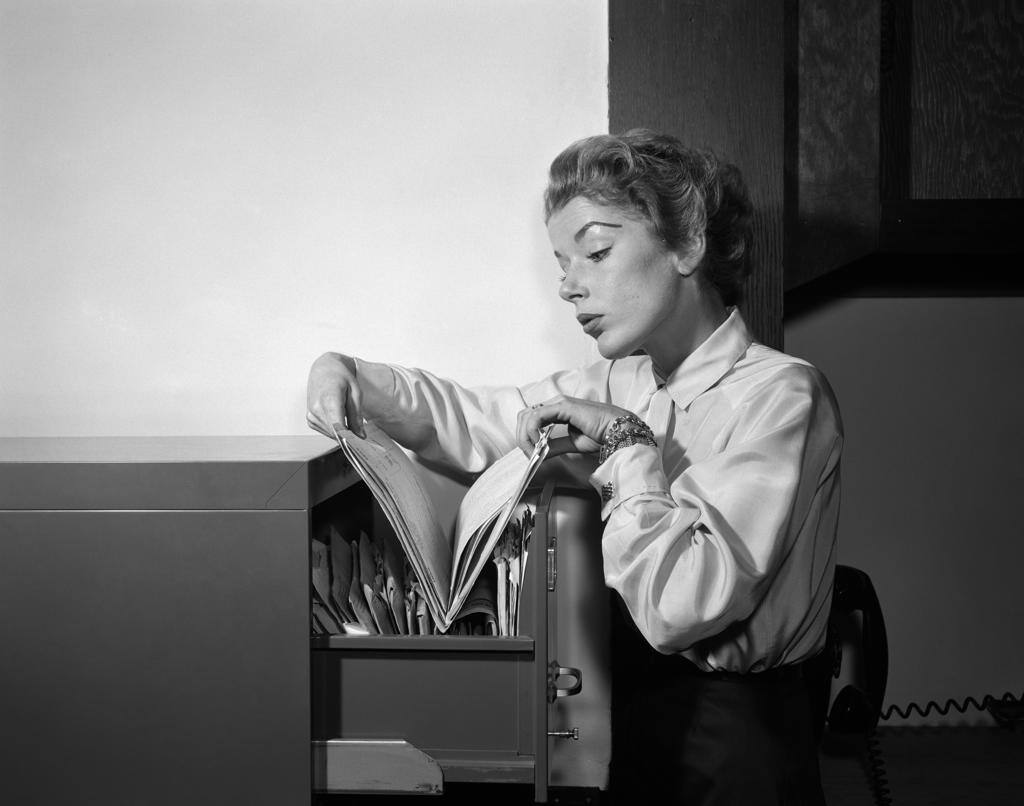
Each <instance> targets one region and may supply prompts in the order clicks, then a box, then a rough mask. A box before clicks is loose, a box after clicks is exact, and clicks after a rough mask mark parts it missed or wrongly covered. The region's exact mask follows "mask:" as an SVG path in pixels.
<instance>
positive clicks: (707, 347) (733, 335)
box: [651, 307, 752, 409]
mask: <svg viewBox="0 0 1024 806" xmlns="http://www.w3.org/2000/svg"><path fill="white" fill-rule="evenodd" d="M751 341H752V339H751V336H750V333H749V331H748V330H747V325H746V323H745V322H744V321H743V317H742V316H741V315H740V310H739V308H736V307H733V308H731V309H730V311H729V316H728V317H726V319H725V321H724V322H722V324H720V325H719V326H718V328H717V329H716V330H715V332H714V333H712V334H711V335H710V336H708V337H707V339H705V340H704V342H703V343H702V344H701V345H700V346H699V347H698V348H697V349H696V350H694V351H693V352H692V353H690V354H689V355H688V356H687V357H686V359H685V360H684V361H683V363H682V364H680V365H679V366H678V367H676V369H675V371H674V372H673V373H672V374H671V375H669V376H668V378H666V379H665V383H664V388H665V390H666V391H667V392H668V393H669V396H670V397H671V398H672V400H673V401H674V402H675V404H676V405H677V406H678V407H679V408H681V409H686V408H687V407H688V406H689V405H690V404H691V403H692V402H693V401H694V400H696V399H697V397H698V396H700V395H701V394H703V393H704V392H706V391H707V390H708V389H710V388H711V387H712V386H714V385H715V384H716V383H718V382H719V381H720V380H721V379H722V378H723V377H724V376H725V375H726V373H728V372H729V370H731V369H732V368H733V367H734V366H735V365H736V362H737V361H739V360H740V358H742V357H743V354H744V353H746V351H747V348H748V347H749V346H750V344H751ZM651 373H652V375H653V374H654V365H653V363H652V364H651ZM655 384H656V385H657V386H660V385H661V381H660V378H658V377H657V376H656V375H655Z"/></svg>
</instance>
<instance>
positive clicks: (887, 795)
mask: <svg viewBox="0 0 1024 806" xmlns="http://www.w3.org/2000/svg"><path fill="white" fill-rule="evenodd" d="M971 708H973V709H974V710H977V711H988V712H989V713H990V714H991V715H992V718H993V719H995V721H996V724H997V725H999V726H1000V727H1003V728H1010V729H1011V730H1012V729H1013V728H1014V727H1015V726H1016V724H1017V723H1018V722H1021V721H1024V692H1022V693H1021V695H1020V696H1019V697H1016V696H1014V695H1013V694H1012V693H1011V692H1009V691H1007V692H1006V693H1005V694H1003V696H1002V697H994V696H993V695H991V694H986V695H985V696H984V697H982V698H981V701H980V702H979V701H978V700H976V699H975V698H974V697H970V696H968V697H965V698H964V699H962V700H954V699H952V698H950V699H948V700H946V702H945V703H939V702H937V701H936V700H928V702H926V703H925V704H924V705H923V706H922V705H921V704H920V703H917V702H915V701H913V700H911V701H910V702H908V703H907V704H906V705H905V706H904V707H903V708H900V707H899V706H898V705H889V706H888V707H887V708H886V709H885V710H883V711H882V713H881V715H880V719H881V720H883V721H885V720H889V719H892V717H893V716H894V715H898V716H899V717H900V718H901V719H908V718H909V717H910V715H911V714H914V713H916V714H918V715H919V716H921V717H927V716H929V715H930V714H933V713H939V714H941V715H942V716H946V715H947V714H948V713H949V712H950V711H956V712H957V713H959V714H965V713H967V711H968V710H969V709H971ZM864 762H865V765H866V767H867V773H868V777H869V779H870V786H871V794H872V797H873V798H874V801H875V803H876V804H877V806H892V790H891V789H890V788H889V777H888V773H887V772H886V770H885V759H884V758H883V757H882V748H881V744H880V742H879V740H878V735H877V734H876V733H875V731H874V729H872V730H871V731H870V732H869V733H868V734H867V736H866V737H865V751H864Z"/></svg>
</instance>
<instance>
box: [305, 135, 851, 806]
mask: <svg viewBox="0 0 1024 806" xmlns="http://www.w3.org/2000/svg"><path fill="white" fill-rule="evenodd" d="M545 214H546V220H547V229H548V234H549V237H550V239H551V243H552V246H553V247H554V252H555V257H556V259H557V260H558V263H559V266H560V267H561V270H562V273H563V276H562V281H561V286H560V289H559V294H560V295H561V297H562V299H564V300H565V301H567V302H569V303H571V304H572V305H573V308H574V313H575V316H576V318H577V320H578V321H579V323H580V325H581V326H582V328H583V330H584V331H585V332H586V333H587V334H588V335H590V336H591V337H592V338H594V339H595V340H596V342H597V347H598V350H599V351H600V353H601V355H602V357H603V359H604V360H602V361H599V362H598V363H596V364H593V365H591V366H588V367H585V368H583V369H576V370H569V371H565V372H560V373H556V374H555V375H552V376H551V377H548V378H545V379H543V380H541V381H538V382H537V383H534V384H531V385H528V386H525V387H521V388H512V387H508V388H497V389H493V388H489V389H481V390H470V389H464V388H462V387H459V386H458V385H456V384H454V383H451V382H449V381H445V380H441V379H438V378H436V377H434V376H432V375H430V374H428V373H425V372H422V371H419V370H409V369H404V368H401V367H391V366H388V365H384V364H372V363H368V362H364V361H361V360H359V359H356V358H349V357H346V356H342V355H339V354H336V353H328V354H325V355H324V356H321V357H320V358H319V359H317V361H316V362H315V363H314V365H313V367H312V370H311V372H310V379H309V401H308V402H309V414H308V419H309V423H310V425H311V426H312V427H314V428H316V429H317V430H319V431H322V432H324V433H326V434H330V433H331V431H330V424H331V423H333V422H338V421H340V420H341V419H342V415H344V416H345V418H346V419H347V421H348V423H349V427H353V426H355V427H358V425H359V423H361V418H362V417H366V418H368V419H372V420H374V421H375V422H376V423H377V424H378V425H380V426H381V427H382V428H384V430H385V431H387V432H388V433H390V434H391V435H392V436H393V437H394V438H395V439H396V440H397V441H399V442H400V443H402V444H404V445H405V446H406V447H408V448H409V449H411V450H413V451H416V452H417V453H418V454H420V455H421V456H422V457H423V458H424V459H426V460H428V461H433V462H439V463H442V464H445V465H448V466H450V467H455V468H458V469H460V470H463V471H468V472H478V471H480V470H482V469H484V468H485V467H486V466H487V465H488V464H489V463H490V462H492V461H494V460H495V459H497V458H498V457H500V456H501V455H502V454H504V453H505V452H507V451H508V450H509V449H510V448H511V447H512V446H513V445H518V446H520V447H521V448H522V449H523V450H524V451H527V452H529V451H530V450H532V447H533V444H534V443H535V442H536V440H537V439H538V438H539V433H540V429H541V428H542V427H543V426H545V425H547V424H550V423H560V424H564V425H566V426H568V436H566V437H564V438H563V439H562V440H560V441H559V442H558V444H555V445H553V449H552V452H553V453H556V452H564V453H570V454H572V457H571V459H570V463H574V464H575V466H576V467H577V468H579V467H584V468H585V469H586V471H588V472H590V473H591V475H590V482H591V484H592V485H593V486H594V488H595V489H596V490H597V491H598V492H599V493H600V494H601V498H602V517H603V519H604V521H605V528H604V533H603V536H602V554H603V558H604V573H605V581H606V583H607V584H608V586H609V587H610V588H612V589H613V590H614V591H615V594H616V600H617V602H618V605H619V606H618V607H617V608H613V626H614V630H613V648H612V649H613V657H614V665H615V668H614V684H613V715H612V737H613V738H612V741H613V754H612V755H613V757H612V768H611V790H612V792H613V794H615V795H616V796H618V798H617V799H618V800H619V801H621V802H629V803H633V802H645V800H647V799H651V800H652V801H654V802H679V803H688V804H692V803H707V804H711V803H715V804H717V803H730V804H731V803H735V804H760V803H766V804H768V803H771V804H776V803H787V804H789V803H793V804H796V803H801V804H802V803H823V798H822V794H821V785H820V780H819V775H818V766H817V754H816V748H815V742H814V738H813V737H814V726H813V725H812V720H811V715H810V708H809V702H808V694H807V687H806V685H805V682H804V680H803V677H802V666H801V663H802V662H803V661H804V660H806V659H808V658H810V657H811V656H813V655H814V654H816V653H817V652H818V651H819V650H820V649H821V648H822V646H823V644H824V640H825V628H826V622H827V618H828V610H829V604H830V597H831V582H832V575H833V569H834V562H835V532H836V520H837V516H838V500H839V454H840V448H841V444H842V435H841V424H840V420H839V414H838V409H837V406H836V403H835V400H834V397H833V395H832V393H831V391H830V390H829V387H828V385H827V383H826V382H825V380H824V378H823V377H822V376H821V374H820V373H818V372H817V371H816V370H815V369H814V368H813V367H811V366H810V365H809V364H807V363H806V362H804V361H801V360H799V359H796V358H793V357H790V356H787V355H785V354H783V353H780V352H777V351H775V350H772V349H770V348H768V347H765V346H764V345H761V344H758V343H757V342H755V341H753V340H752V339H751V337H750V335H749V333H748V331H747V329H746V326H745V325H744V322H743V319H742V317H741V315H740V313H739V310H738V309H737V308H736V307H735V305H736V303H737V302H738V300H739V298H740V294H741V290H742V287H743V283H744V280H745V279H746V275H747V274H748V271H749V258H748V250H749V244H750V230H749V221H750V204H749V201H748V199H747V196H746V191H745V188H744V187H743V184H742V180H741V179H740V176H739V174H738V172H737V171H736V169H735V168H733V167H732V166H728V165H723V164H720V163H719V162H718V161H717V160H716V159H715V158H714V156H712V155H710V154H706V153H702V152H697V151H693V150H690V149H687V148H684V147H683V146H682V145H681V144H680V143H679V141H677V140H675V139H674V138H671V137H668V136H664V135H658V134H655V133H652V132H649V131H644V130H635V131H631V132H628V133H626V134H625V135H622V136H621V137H614V136H609V135H601V136H597V137H591V138H587V139H585V140H581V141H579V142H577V143H574V144H573V145H571V146H569V148H567V149H566V150H565V151H564V152H562V153H561V154H560V155H559V156H558V157H557V158H556V159H555V160H554V162H553V163H552V166H551V174H550V179H549V184H548V188H547V191H546V193H545Z"/></svg>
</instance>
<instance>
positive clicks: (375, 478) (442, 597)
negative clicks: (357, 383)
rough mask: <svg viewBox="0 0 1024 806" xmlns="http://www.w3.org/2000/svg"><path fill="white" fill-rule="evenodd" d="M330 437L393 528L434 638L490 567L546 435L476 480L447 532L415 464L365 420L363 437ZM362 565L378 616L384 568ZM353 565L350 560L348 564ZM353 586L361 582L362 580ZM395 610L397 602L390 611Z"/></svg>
mask: <svg viewBox="0 0 1024 806" xmlns="http://www.w3.org/2000/svg"><path fill="white" fill-rule="evenodd" d="M334 431H335V435H336V437H337V439H338V444H339V445H341V449H342V450H343V451H344V453H345V456H346V457H347V458H348V460H349V462H350V463H351V464H352V467H353V468H354V469H355V470H356V472H357V473H358V474H359V476H360V477H361V478H362V479H363V481H364V482H366V485H367V486H368V487H369V488H370V491H371V492H372V493H373V496H374V498H376V499H377V502H378V503H379V504H380V507H381V509H382V510H383V512H384V514H385V516H386V517H387V519H388V521H389V522H390V523H391V526H392V528H393V529H394V530H395V535H396V536H397V538H398V542H399V543H400V544H401V549H402V551H403V552H404V553H405V557H406V559H407V561H408V567H409V574H410V575H412V576H413V577H414V578H415V580H416V582H417V589H418V593H419V595H420V596H421V597H422V600H423V602H424V604H425V609H426V610H427V611H429V617H430V618H431V619H432V620H433V622H434V624H435V625H436V626H437V628H438V629H439V630H440V631H441V632H445V631H447V630H448V628H449V626H451V624H452V622H453V621H454V620H455V618H456V617H457V616H458V615H459V614H460V611H462V610H463V606H464V605H465V604H466V603H467V599H469V598H470V596H471V593H473V591H474V586H476V588H477V590H478V591H479V590H480V585H484V584H486V583H487V580H481V573H482V572H483V571H484V569H485V568H486V567H489V566H490V567H493V563H492V555H493V553H494V549H495V545H496V544H497V543H498V541H499V539H500V538H501V537H502V535H503V534H504V532H505V529H506V526H507V525H508V524H509V521H510V520H511V519H512V518H513V515H514V514H515V510H516V507H517V505H518V504H519V501H520V499H521V498H522V496H523V493H524V492H525V491H526V487H527V485H528V484H529V483H530V480H531V479H532V478H533V476H534V474H535V473H536V472H537V468H539V467H540V464H541V462H543V461H544V458H545V457H546V456H547V453H548V433H549V429H544V430H543V431H542V433H541V438H540V440H539V441H538V442H537V445H536V447H535V448H534V451H533V455H532V456H530V457H527V456H526V455H524V454H523V452H522V451H520V450H518V449H516V450H513V451H511V452H510V453H508V454H506V455H505V456H503V457H502V458H501V459H499V460H498V461H497V462H495V463H494V464H493V465H491V466H490V467H489V468H488V469H487V470H486V471H485V472H484V473H482V474H481V475H480V477H479V478H477V480H476V482H475V483H474V484H473V486H472V487H470V489H469V492H468V493H467V494H466V496H465V498H464V499H463V501H462V504H461V505H460V506H459V511H458V515H457V517H456V520H455V528H454V533H453V534H449V533H446V532H445V530H444V529H442V528H441V526H440V524H439V521H438V517H437V512H436V510H435V508H434V504H433V502H432V501H431V499H430V496H429V495H428V494H427V492H426V490H425V489H424V487H423V485H422V483H421V482H420V479H419V476H417V472H416V468H415V466H414V465H413V463H412V461H411V460H410V459H409V457H408V456H407V455H406V454H405V452H404V451H403V450H402V449H401V448H400V447H399V446H398V444H397V443H395V441H394V440H392V439H391V437H389V436H388V435H387V434H385V433H384V432H383V431H382V430H381V429H380V428H378V427H377V426H376V425H374V424H373V423H372V422H367V423H366V424H365V431H366V438H365V439H362V438H360V437H358V436H356V435H355V434H354V433H352V432H351V431H349V430H347V429H346V428H344V427H343V426H342V425H341V424H335V426H334ZM364 553H365V552H364ZM370 560H372V556H371V557H370V558H369V559H367V561H366V562H364V563H362V567H363V568H364V569H365V570H364V571H363V574H364V575H368V574H372V575H373V577H374V579H375V580H376V578H377V577H378V576H379V577H380V581H381V593H382V594H383V595H382V596H381V597H380V599H381V602H380V609H381V610H382V611H383V609H384V606H385V605H386V604H387V603H388V601H389V597H388V595H387V593H386V589H387V584H386V580H387V569H386V568H384V570H383V571H382V572H381V573H380V574H377V573H376V572H375V570H374V569H373V568H371V565H372V563H371V562H370ZM353 562H357V560H356V559H355V558H353ZM383 565H384V563H383V559H382V561H381V566H382V567H383ZM361 581H363V582H364V584H365V579H364V578H363V577H362V576H361ZM478 583H479V585H478ZM368 593H372V594H376V593H377V589H376V584H374V585H371V586H370V590H369V591H368ZM371 599H372V597H371ZM403 607H404V605H403ZM325 609H326V608H325ZM395 609H397V603H396V606H395V607H393V608H392V610H395ZM328 615H331V614H330V613H328ZM370 615H371V616H372V615H373V613H372V608H371V614H370Z"/></svg>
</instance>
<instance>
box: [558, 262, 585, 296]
mask: <svg viewBox="0 0 1024 806" xmlns="http://www.w3.org/2000/svg"><path fill="white" fill-rule="evenodd" d="M558 296H560V297H561V298H562V299H564V300H565V301H566V302H572V301H574V300H577V299H579V298H580V297H585V296H586V289H585V288H584V286H583V284H582V283H581V282H580V278H579V273H578V272H577V271H576V270H575V269H574V268H573V267H572V266H567V267H566V269H565V277H563V278H562V282H561V284H560V285H559V286H558Z"/></svg>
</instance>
